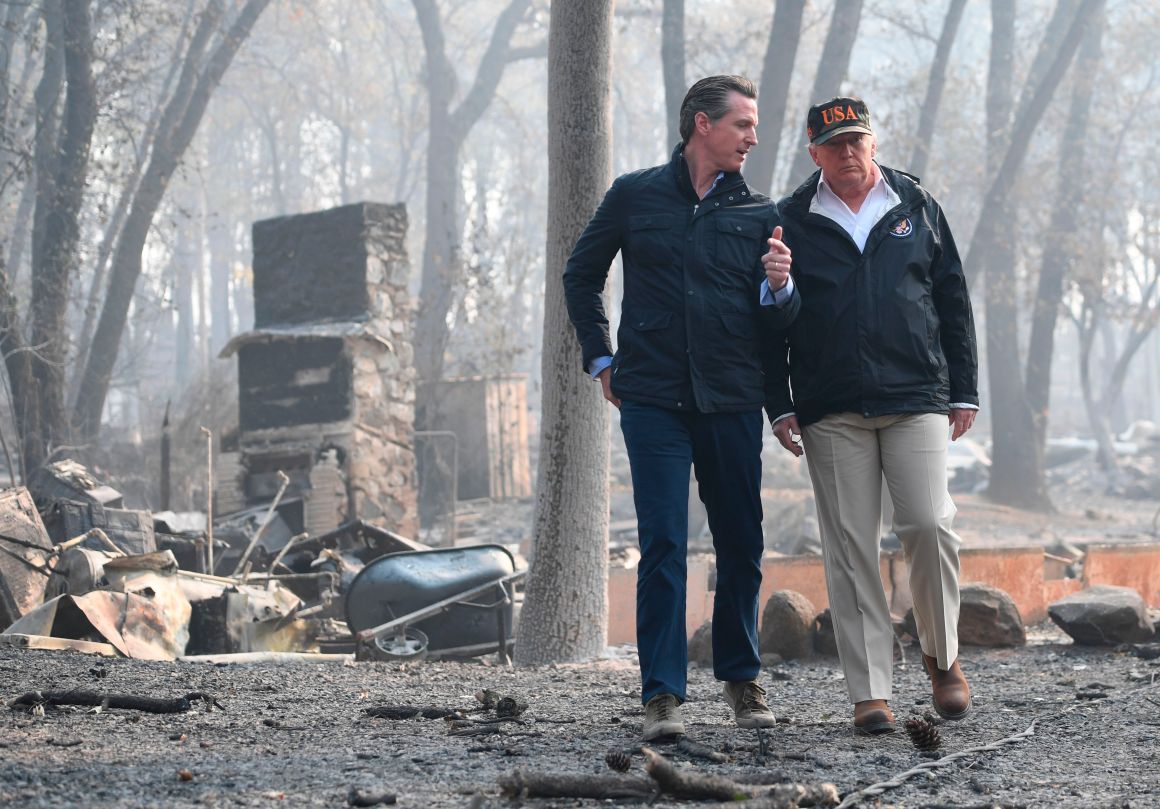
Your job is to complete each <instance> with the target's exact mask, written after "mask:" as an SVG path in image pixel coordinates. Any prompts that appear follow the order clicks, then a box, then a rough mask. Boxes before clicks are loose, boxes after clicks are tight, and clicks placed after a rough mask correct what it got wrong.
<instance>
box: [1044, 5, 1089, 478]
mask: <svg viewBox="0 0 1160 809" xmlns="http://www.w3.org/2000/svg"><path fill="white" fill-rule="evenodd" d="M1105 23H1106V15H1105V14H1104V13H1103V9H1102V8H1101V9H1098V10H1097V12H1096V16H1095V18H1094V19H1092V20H1091V21H1090V23H1089V24H1088V26H1087V28H1086V30H1085V31H1084V34H1083V41H1082V43H1081V44H1080V51H1079V55H1078V57H1077V63H1076V70H1075V73H1074V87H1073V90H1072V98H1071V106H1070V109H1069V111H1068V116H1067V121H1066V123H1065V124H1064V128H1063V133H1062V136H1061V138H1060V141H1059V179H1058V190H1057V191H1056V194H1055V197H1054V204H1053V205H1052V211H1051V224H1050V225H1049V227H1048V229H1047V233H1046V235H1045V236H1044V250H1043V261H1042V264H1041V265H1040V268H1039V282H1038V287H1037V290H1036V295H1035V303H1034V309H1033V311H1032V314H1031V337H1030V339H1029V340H1028V344H1027V373H1026V383H1027V384H1026V389H1027V404H1028V406H1029V407H1030V408H1031V417H1032V419H1034V423H1035V442H1036V445H1037V447H1036V452H1038V453H1039V454H1041V455H1042V453H1043V452H1044V451H1045V449H1046V442H1047V422H1048V415H1049V409H1048V408H1049V394H1050V391H1051V362H1052V358H1053V357H1054V355H1055V327H1056V323H1057V322H1058V319H1059V310H1060V306H1061V305H1062V302H1063V291H1064V282H1065V280H1066V278H1067V276H1068V275H1069V273H1070V271H1071V269H1072V267H1073V266H1074V264H1075V262H1077V261H1085V262H1090V261H1091V259H1092V256H1091V254H1090V251H1088V250H1087V249H1086V248H1087V244H1086V243H1087V239H1086V238H1085V237H1083V236H1081V235H1080V233H1079V230H1080V222H1081V219H1082V220H1083V221H1085V222H1086V221H1088V217H1086V216H1084V215H1083V210H1084V208H1085V207H1086V206H1085V200H1084V196H1085V194H1084V192H1085V188H1086V186H1087V182H1088V160H1087V155H1086V154H1085V143H1086V142H1087V134H1088V119H1089V117H1090V114H1091V106H1092V96H1093V93H1094V90H1095V83H1096V74H1097V72H1098V70H1099V65H1100V53H1101V41H1102V39H1103V34H1104V30H1105Z"/></svg>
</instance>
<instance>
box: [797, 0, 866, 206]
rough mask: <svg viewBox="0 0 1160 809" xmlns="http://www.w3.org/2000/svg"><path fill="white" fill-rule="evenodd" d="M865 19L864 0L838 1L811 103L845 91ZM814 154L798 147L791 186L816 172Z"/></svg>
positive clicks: (835, 3) (835, 5) (820, 61)
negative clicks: (856, 44)
mask: <svg viewBox="0 0 1160 809" xmlns="http://www.w3.org/2000/svg"><path fill="white" fill-rule="evenodd" d="M861 20H862V0H834V13H833V15H832V16H831V18H830V30H829V33H827V34H826V43H825V44H824V45H823V46H822V58H821V59H820V60H819V61H818V72H817V73H816V74H814V89H813V92H812V93H811V94H810V103H811V104H817V103H819V102H822V101H825V100H826V99H828V98H832V97H834V96H836V95H838V94H839V93H841V92H842V82H843V81H845V80H846V74H847V73H848V72H849V70H850V54H852V53H853V52H854V40H855V39H857V37H858V24H859V23H860V22H861ZM813 169H814V166H813V161H812V160H811V159H810V153H809V152H808V151H807V150H806V149H804V148H801V149H798V152H797V154H796V155H794V159H793V168H791V169H790V172H789V185H790V186H791V187H792V186H796V185H797V184H798V183H800V182H801V181H802V180H804V179H805V178H806V177H807V176H809V174H810V173H811V172H812V171H813Z"/></svg>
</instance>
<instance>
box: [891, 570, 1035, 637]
mask: <svg viewBox="0 0 1160 809" xmlns="http://www.w3.org/2000/svg"><path fill="white" fill-rule="evenodd" d="M899 630H901V631H902V632H903V633H905V634H907V635H909V636H910V637H912V638H915V639H917V638H918V624H917V622H916V621H915V618H914V607H911V608H910V609H908V610H907V611H906V615H904V616H903V618H902V621H901V622H899V625H898V626H897V627H896V628H895V634H899ZM959 643H960V644H962V645H963V646H1022V645H1024V644H1025V643H1027V630H1026V628H1025V627H1024V626H1023V617H1022V616H1021V615H1020V614H1019V608H1018V607H1016V606H1015V599H1013V598H1011V596H1010V595H1008V594H1007V593H1006V592H1004V591H1003V590H1000V589H999V588H998V587H992V586H990V585H988V584H963V585H960V586H959Z"/></svg>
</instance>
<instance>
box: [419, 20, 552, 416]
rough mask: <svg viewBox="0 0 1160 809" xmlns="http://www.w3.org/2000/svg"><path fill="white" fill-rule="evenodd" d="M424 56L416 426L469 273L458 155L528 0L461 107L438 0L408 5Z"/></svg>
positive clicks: (494, 43) (489, 53) (499, 31)
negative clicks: (424, 136)
mask: <svg viewBox="0 0 1160 809" xmlns="http://www.w3.org/2000/svg"><path fill="white" fill-rule="evenodd" d="M411 2H412V5H413V6H414V7H415V16H416V17H417V19H418V21H419V29H420V31H421V32H422V35H423V48H424V51H425V52H426V54H427V93H428V116H429V121H430V125H429V126H428V129H427V138H428V140H427V219H426V240H425V244H424V247H423V275H422V281H421V284H420V289H419V310H418V313H417V315H416V319H415V341H414V344H415V370H416V371H417V372H418V374H419V388H418V391H417V392H416V402H415V426H416V427H417V428H419V429H429V428H431V427H432V426H433V425H432V423H431V419H432V416H433V413H434V406H433V405H434V395H435V385H436V383H437V382H438V381H439V380H440V379H441V378H442V377H443V354H444V352H445V351H446V349H447V341H448V339H449V337H450V332H449V330H448V327H447V316H448V314H449V313H450V312H451V306H452V303H453V298H454V291H455V288H456V286H457V284H458V282H459V281H460V279H461V276H462V275H463V272H464V267H463V261H462V256H461V249H460V228H461V227H462V225H461V223H460V216H459V202H460V197H461V196H462V191H461V188H460V183H461V177H460V171H459V159H460V151H461V150H462V148H463V142H464V141H465V140H466V139H467V136H468V135H469V134H470V133H471V129H472V127H473V126H475V124H476V122H477V121H478V120H479V118H480V116H482V115H483V113H484V112H485V111H486V110H487V107H488V105H489V104H490V103H491V101H492V99H493V98H494V97H495V90H496V87H497V86H498V85H499V82H500V79H501V78H503V73H504V69H505V68H506V66H507V64H508V62H509V61H510V59H511V39H512V35H513V34H514V33H515V30H516V28H517V27H518V26H519V24H520V21H521V20H523V18H524V15H525V13H526V12H527V10H528V8H529V7H530V5H531V0H511V2H510V3H509V4H508V6H507V7H506V8H505V9H504V10H503V12H502V13H501V14H500V15H499V18H498V19H497V20H496V23H495V27H494V28H493V29H492V32H491V40H490V42H489V43H488V46H487V50H486V52H485V53H484V55H483V59H482V60H481V61H480V64H479V68H478V70H477V71H476V74H475V82H474V83H473V85H472V87H471V89H470V90H469V91H468V92H467V95H465V96H464V97H463V100H462V101H460V102H459V105H458V106H457V107H455V109H454V110H453V109H452V106H451V105H452V101H453V99H454V96H455V89H456V81H455V69H454V67H453V65H452V64H451V60H450V59H449V57H448V56H447V48H446V44H445V42H444V39H443V24H442V21H441V19H440V16H439V9H438V7H437V6H436V3H435V0H411Z"/></svg>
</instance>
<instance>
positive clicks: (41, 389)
mask: <svg viewBox="0 0 1160 809" xmlns="http://www.w3.org/2000/svg"><path fill="white" fill-rule="evenodd" d="M42 14H43V17H44V23H45V30H46V47H45V54H44V59H45V63H44V72H43V74H42V76H41V81H40V84H39V85H38V87H37V91H36V99H35V101H36V113H37V132H36V145H35V151H36V159H35V162H36V207H35V212H34V215H33V234H32V263H31V266H32V297H31V303H30V306H29V323H28V341H27V343H25V341H24V337H23V331H22V328H21V323H20V318H19V316H18V315H17V309H16V304H15V299H14V297H13V296H12V291H11V290H10V289H8V283H7V278H5V279H4V283H3V287H4V288H5V289H4V290H3V292H2V294H3V297H4V299H5V305H4V306H3V307H0V308H2V309H3V314H2V315H0V318H2V319H3V321H4V322H3V323H0V328H2V329H3V332H4V337H3V340H2V345H3V348H4V355H5V362H6V366H7V371H8V375H9V382H10V384H11V387H12V396H13V404H14V406H15V407H14V409H15V416H16V424H17V429H18V430H19V431H20V455H21V462H22V465H23V468H24V470H25V473H29V472H31V471H32V470H34V469H36V468H37V467H39V466H40V465H41V464H43V463H44V462H45V461H46V460H48V459H49V457H50V455H51V454H52V453H53V452H54V451H55V450H58V449H60V448H61V447H62V446H64V445H67V444H68V419H67V418H66V415H65V406H64V400H65V396H64V392H65V367H66V359H67V355H68V319H67V311H68V293H69V287H70V285H71V281H72V278H73V276H74V275H75V273H76V269H77V264H78V256H77V249H78V240H79V237H80V210H81V203H82V201H83V199H84V192H85V181H86V178H87V177H88V166H89V149H90V145H91V143H92V137H93V129H94V126H95V124H96V118H97V101H96V90H95V87H94V82H93V68H92V63H93V37H92V31H91V28H92V20H91V16H90V12H89V3H88V2H69V3H60V2H49V3H46V4H45V5H44V7H43V8H42ZM62 89H63V91H64V99H63V108H60V109H59V111H58V107H59V105H60V104H61V103H62V102H61V101H60V93H61V90H62Z"/></svg>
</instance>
